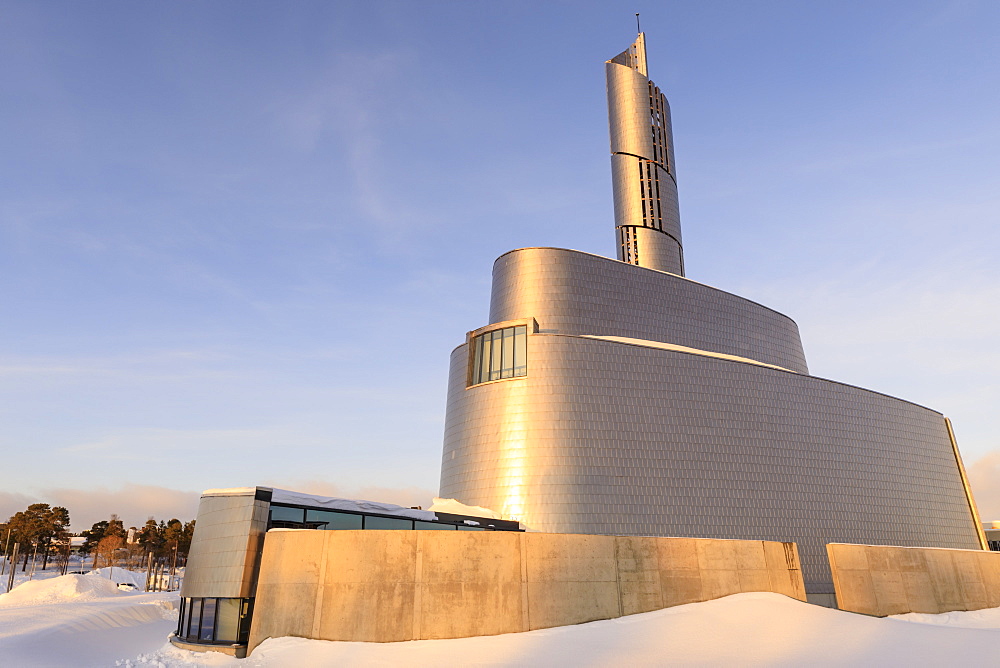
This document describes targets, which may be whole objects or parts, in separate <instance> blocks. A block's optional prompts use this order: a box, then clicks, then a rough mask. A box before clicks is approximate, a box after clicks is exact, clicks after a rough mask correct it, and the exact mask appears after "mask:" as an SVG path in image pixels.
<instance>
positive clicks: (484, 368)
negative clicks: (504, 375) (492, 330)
mask: <svg viewBox="0 0 1000 668" xmlns="http://www.w3.org/2000/svg"><path fill="white" fill-rule="evenodd" d="M479 340H480V341H482V342H483V360H482V364H481V365H480V367H479V380H478V381H477V382H480V383H485V382H486V381H487V380H489V378H490V351H491V349H492V347H493V343H492V342H493V337H492V336H490V335H489V334H483V335H482V336H480V337H479Z"/></svg>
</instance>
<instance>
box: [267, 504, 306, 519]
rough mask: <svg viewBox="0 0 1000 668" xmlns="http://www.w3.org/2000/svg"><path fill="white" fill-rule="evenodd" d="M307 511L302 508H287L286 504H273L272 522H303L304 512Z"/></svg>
mask: <svg viewBox="0 0 1000 668" xmlns="http://www.w3.org/2000/svg"><path fill="white" fill-rule="evenodd" d="M304 512H305V511H304V510H302V509H301V508H287V507H285V506H271V521H272V522H299V523H301V522H302V514H303V513H304Z"/></svg>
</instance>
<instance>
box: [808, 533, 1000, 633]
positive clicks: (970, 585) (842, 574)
mask: <svg viewBox="0 0 1000 668" xmlns="http://www.w3.org/2000/svg"><path fill="white" fill-rule="evenodd" d="M827 553H828V555H829V557H830V568H831V570H832V571H833V584H834V587H835V588H836V592H837V605H838V607H839V608H840V609H841V610H848V611H850V612H860V613H863V614H866V615H877V616H885V615H898V614H902V613H905V612H925V613H933V614H937V613H942V612H951V611H953V610H980V609H982V608H992V607H997V606H1000V552H988V551H984V550H950V549H944V548H930V547H886V546H882V545H847V544H842V543H831V544H830V545H827Z"/></svg>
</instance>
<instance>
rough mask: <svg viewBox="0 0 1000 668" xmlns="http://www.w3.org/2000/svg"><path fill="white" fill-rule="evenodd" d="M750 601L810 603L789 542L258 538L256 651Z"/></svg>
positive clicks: (365, 535)
mask: <svg viewBox="0 0 1000 668" xmlns="http://www.w3.org/2000/svg"><path fill="white" fill-rule="evenodd" d="M748 591H772V592H777V593H780V594H785V595H787V596H791V597H794V598H797V599H799V600H805V588H804V586H803V582H802V574H801V571H800V566H799V558H798V551H797V549H796V546H795V544H794V543H779V542H770V541H749V540H711V539H698V538H652V537H634V536H631V537H621V536H589V535H569V534H541V533H517V532H506V531H482V532H474V531H455V532H448V531H308V530H300V531H288V530H277V531H275V530H272V531H269V532H268V533H267V536H266V538H265V541H264V554H263V557H262V561H261V569H260V579H259V582H258V587H257V600H256V603H255V608H254V619H253V627H252V629H251V633H250V649H251V651H252V650H253V648H254V647H256V646H257V645H259V644H260V643H261V642H263V641H264V640H266V639H267V638H269V637H280V636H298V637H303V638H317V639H322V640H356V641H369V642H390V641H402V640H417V639H427V638H461V637H467V636H478V635H495V634H499V633H511V632H515V631H528V630H531V629H539V628H546V627H552V626H562V625H566V624H579V623H581V622H588V621H593V620H596V619H610V618H612V617H619V616H622V615H630V614H634V613H638V612H648V611H650V610H657V609H659V608H666V607H670V606H674V605H680V604H682V603H692V602H696V601H705V600H709V599H713V598H719V597H721V596H727V595H729V594H735V593H739V592H748Z"/></svg>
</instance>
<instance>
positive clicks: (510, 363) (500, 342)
mask: <svg viewBox="0 0 1000 668" xmlns="http://www.w3.org/2000/svg"><path fill="white" fill-rule="evenodd" d="M471 349H472V353H471V357H470V362H469V364H470V366H471V369H472V373H470V374H469V379H470V382H469V384H470V385H477V384H479V383H486V382H489V381H491V380H501V379H504V378H517V377H520V376H527V375H528V328H527V326H525V325H518V326H517V327H502V328H500V329H494V330H492V331H490V332H485V333H483V334H480V335H479V336H477V337H476V338H475V339H474V340H473V341H472V344H471Z"/></svg>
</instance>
